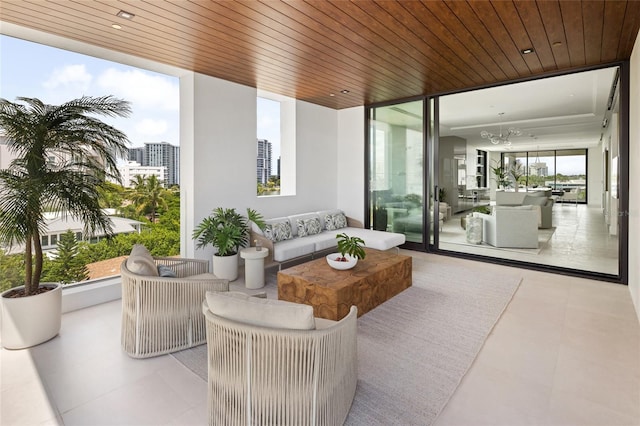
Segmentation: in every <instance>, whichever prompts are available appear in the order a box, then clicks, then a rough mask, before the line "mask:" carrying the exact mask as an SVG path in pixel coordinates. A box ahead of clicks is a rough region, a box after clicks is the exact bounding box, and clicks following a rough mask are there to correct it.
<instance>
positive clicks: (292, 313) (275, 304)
mask: <svg viewBox="0 0 640 426" xmlns="http://www.w3.org/2000/svg"><path fill="white" fill-rule="evenodd" d="M206 298H207V305H208V306H209V310H210V311H211V312H212V313H213V314H215V315H217V316H219V317H223V318H226V319H230V320H233V321H238V322H242V323H245V324H251V325H257V326H260V327H271V328H283V329H290V330H313V329H315V319H314V317H313V307H312V306H309V305H303V304H300V303H293V302H286V301H283V300H273V299H263V298H259V297H243V296H241V295H237V294H227V293H226V292H221V293H218V292H211V291H208V292H207V295H206Z"/></svg>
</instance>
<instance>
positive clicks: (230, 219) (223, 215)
mask: <svg viewBox="0 0 640 426" xmlns="http://www.w3.org/2000/svg"><path fill="white" fill-rule="evenodd" d="M251 222H253V223H255V224H256V225H257V226H258V227H259V228H260V229H262V230H264V228H265V222H264V219H263V217H262V215H261V214H260V213H258V212H256V211H255V210H252V209H247V216H243V215H241V214H240V213H238V212H236V209H234V208H230V209H223V208H222V207H218V208H216V209H214V210H213V211H212V212H211V214H210V215H209V216H207V217H205V218H204V219H202V222H200V223H199V224H198V226H196V228H195V229H194V230H193V238H194V239H196V240H197V241H198V244H197V245H196V247H197V248H202V247H206V246H207V245H209V244H211V245H212V246H213V247H215V248H216V249H218V253H217V255H218V256H233V255H235V254H237V253H238V250H239V249H240V247H244V246H246V245H248V243H249V230H250V224H251Z"/></svg>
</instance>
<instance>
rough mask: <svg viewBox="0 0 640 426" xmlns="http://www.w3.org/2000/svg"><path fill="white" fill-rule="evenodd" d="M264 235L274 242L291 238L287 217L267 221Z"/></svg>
mask: <svg viewBox="0 0 640 426" xmlns="http://www.w3.org/2000/svg"><path fill="white" fill-rule="evenodd" d="M264 236H265V237H267V238H268V239H270V240H271V241H273V242H274V243H277V242H279V241H284V240H290V239H291V238H293V233H292V231H291V223H290V222H289V219H284V220H283V221H281V222H274V223H267V224H266V226H265V228H264Z"/></svg>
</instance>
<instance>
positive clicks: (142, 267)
mask: <svg viewBox="0 0 640 426" xmlns="http://www.w3.org/2000/svg"><path fill="white" fill-rule="evenodd" d="M127 269H128V270H129V271H130V272H131V273H133V274H136V275H145V276H149V277H157V276H158V268H157V267H156V262H154V260H153V256H151V253H149V250H147V248H146V247H145V246H143V245H142V244H136V245H134V246H133V248H132V249H131V254H130V255H129V257H128V258H127Z"/></svg>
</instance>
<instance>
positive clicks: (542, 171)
mask: <svg viewBox="0 0 640 426" xmlns="http://www.w3.org/2000/svg"><path fill="white" fill-rule="evenodd" d="M529 175H530V176H549V167H547V163H541V162H537V163H531V164H529Z"/></svg>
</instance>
